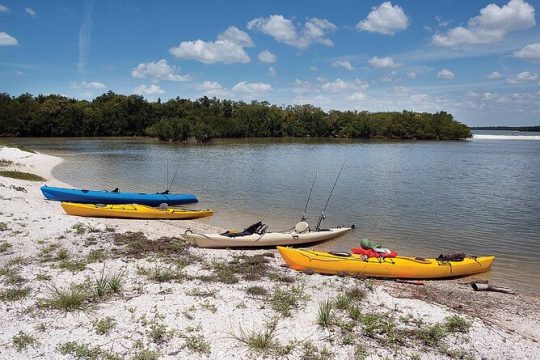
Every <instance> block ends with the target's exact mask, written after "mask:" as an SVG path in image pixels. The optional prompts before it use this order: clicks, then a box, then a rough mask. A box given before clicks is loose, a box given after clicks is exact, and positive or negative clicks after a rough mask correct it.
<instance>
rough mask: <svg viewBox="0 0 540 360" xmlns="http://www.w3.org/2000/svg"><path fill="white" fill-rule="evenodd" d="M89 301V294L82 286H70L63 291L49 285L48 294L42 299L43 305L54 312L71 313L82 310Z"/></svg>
mask: <svg viewBox="0 0 540 360" xmlns="http://www.w3.org/2000/svg"><path fill="white" fill-rule="evenodd" d="M89 299H90V294H89V291H88V288H87V286H85V285H84V284H71V285H70V286H68V287H67V288H64V289H61V288H58V287H56V285H49V294H48V297H47V298H45V299H43V304H44V305H46V306H49V307H51V308H53V309H56V310H64V311H73V310H80V309H82V308H83V307H84V306H85V305H86V304H87V303H88V302H89Z"/></svg>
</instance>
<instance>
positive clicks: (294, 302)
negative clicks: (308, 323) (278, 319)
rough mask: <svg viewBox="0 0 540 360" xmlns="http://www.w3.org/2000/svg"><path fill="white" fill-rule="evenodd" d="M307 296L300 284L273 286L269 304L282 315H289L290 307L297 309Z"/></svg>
mask: <svg viewBox="0 0 540 360" xmlns="http://www.w3.org/2000/svg"><path fill="white" fill-rule="evenodd" d="M306 300H307V296H306V294H305V293H304V288H303V287H301V286H294V285H293V286H290V287H286V288H275V289H274V292H273V294H272V299H271V304H272V309H274V310H275V311H277V312H278V313H280V314H281V315H282V316H285V317H288V316H291V310H292V309H298V308H299V307H300V305H301V303H303V302H304V301H306Z"/></svg>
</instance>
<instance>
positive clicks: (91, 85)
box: [69, 81, 106, 90]
mask: <svg viewBox="0 0 540 360" xmlns="http://www.w3.org/2000/svg"><path fill="white" fill-rule="evenodd" d="M69 86H70V87H72V88H73V89H96V90H99V89H105V87H106V85H105V84H104V83H101V82H98V81H90V82H86V81H81V82H71V83H70V84H69Z"/></svg>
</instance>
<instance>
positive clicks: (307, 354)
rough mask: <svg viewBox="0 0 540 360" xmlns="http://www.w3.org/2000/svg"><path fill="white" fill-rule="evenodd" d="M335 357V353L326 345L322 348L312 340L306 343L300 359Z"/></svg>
mask: <svg viewBox="0 0 540 360" xmlns="http://www.w3.org/2000/svg"><path fill="white" fill-rule="evenodd" d="M333 358H334V356H333V354H332V353H331V352H330V351H329V350H328V349H327V348H326V347H323V348H322V349H321V348H320V347H317V346H315V345H313V343H312V342H310V341H308V342H305V343H304V346H303V347H302V353H301V354H300V360H331V359H333Z"/></svg>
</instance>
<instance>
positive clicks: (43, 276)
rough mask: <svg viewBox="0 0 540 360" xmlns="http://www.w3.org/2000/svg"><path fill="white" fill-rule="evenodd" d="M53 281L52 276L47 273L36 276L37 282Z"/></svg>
mask: <svg viewBox="0 0 540 360" xmlns="http://www.w3.org/2000/svg"><path fill="white" fill-rule="evenodd" d="M51 279H52V276H51V275H49V274H45V273H39V274H37V275H36V280H39V281H50V280H51Z"/></svg>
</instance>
